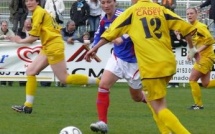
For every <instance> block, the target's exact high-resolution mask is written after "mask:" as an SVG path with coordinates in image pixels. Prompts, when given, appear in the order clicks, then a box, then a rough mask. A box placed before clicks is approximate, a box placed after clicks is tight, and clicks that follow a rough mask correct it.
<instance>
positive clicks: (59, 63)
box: [11, 0, 99, 114]
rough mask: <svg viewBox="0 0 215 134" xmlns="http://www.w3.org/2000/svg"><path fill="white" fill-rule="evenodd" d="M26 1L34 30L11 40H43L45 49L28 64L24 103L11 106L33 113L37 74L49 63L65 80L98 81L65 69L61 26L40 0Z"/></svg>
mask: <svg viewBox="0 0 215 134" xmlns="http://www.w3.org/2000/svg"><path fill="white" fill-rule="evenodd" d="M25 4H26V6H27V8H28V10H29V11H31V12H32V13H33V15H32V30H31V31H30V32H29V35H30V36H28V37H26V38H25V39H21V38H20V37H18V36H15V37H12V38H11V41H15V42H17V43H33V42H34V41H36V40H38V38H39V39H40V40H41V43H42V49H41V52H40V54H39V55H38V56H37V57H36V59H35V60H34V61H33V62H32V63H31V64H30V65H29V66H28V68H27V71H26V74H27V85H26V101H25V103H24V105H23V106H12V109H14V110H16V111H18V112H24V113H29V114H30V113H31V112H32V105H33V101H34V96H35V92H36V87H37V81H36V77H35V75H36V74H38V73H39V72H41V71H42V70H43V69H44V68H46V67H47V66H48V65H50V66H51V68H52V70H53V72H54V74H55V75H56V76H57V78H58V79H59V80H60V82H61V83H63V84H80V85H84V84H93V83H97V84H98V83H99V79H97V78H89V77H88V76H85V75H80V74H76V75H69V74H68V72H67V70H66V68H67V67H66V62H65V57H64V42H63V39H62V36H61V33H60V26H59V25H58V24H57V23H56V21H55V20H54V19H53V18H52V17H51V16H50V14H49V13H48V12H47V11H46V10H45V9H43V8H42V7H40V6H39V0H25Z"/></svg>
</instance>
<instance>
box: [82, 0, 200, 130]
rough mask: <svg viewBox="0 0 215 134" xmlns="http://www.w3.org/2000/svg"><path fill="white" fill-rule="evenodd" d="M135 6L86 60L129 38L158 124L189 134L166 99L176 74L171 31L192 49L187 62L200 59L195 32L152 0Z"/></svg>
mask: <svg viewBox="0 0 215 134" xmlns="http://www.w3.org/2000/svg"><path fill="white" fill-rule="evenodd" d="M132 3H135V4H134V5H132V6H131V7H129V8H128V9H126V10H125V12H123V13H122V14H121V15H120V16H118V17H117V18H116V19H115V20H114V22H113V23H112V24H111V26H110V27H109V29H107V30H106V31H105V32H104V33H103V34H102V39H101V40H100V41H99V42H98V44H97V45H95V47H93V48H92V49H91V50H90V51H89V52H88V53H87V54H86V55H85V59H86V60H87V61H91V58H93V57H94V54H95V52H96V51H97V50H98V48H99V47H101V46H102V45H104V44H106V43H107V42H109V41H111V40H113V39H115V38H116V37H119V36H121V35H122V34H125V33H127V34H129V36H130V38H131V39H132V41H133V43H134V50H135V54H136V57H137V62H138V67H139V71H140V76H141V78H142V84H143V90H144V91H145V96H146V99H147V102H148V103H149V104H150V106H151V107H152V112H154V113H155V116H156V117H157V120H158V122H160V123H163V124H164V125H165V126H166V127H167V128H168V129H169V130H170V131H171V132H172V133H174V134H190V132H189V131H188V130H187V129H186V128H185V127H184V126H183V125H182V124H181V123H180V121H179V120H178V118H177V117H176V116H175V115H174V114H173V113H172V112H171V111H170V110H169V109H168V108H167V106H166V99H165V96H166V86H167V84H168V82H169V80H170V79H171V77H172V75H174V74H175V72H176V60H175V56H174V54H173V52H172V48H171V43H170V35H169V30H177V31H179V32H180V33H181V34H182V35H183V36H184V37H185V39H186V40H187V42H188V46H189V53H188V59H190V60H191V59H193V57H194V56H195V58H196V59H199V55H198V53H196V52H197V51H196V49H195V48H194V47H193V44H192V38H191V35H192V34H193V33H195V31H196V29H195V28H194V27H193V26H192V25H191V24H189V23H187V22H186V21H184V20H183V19H182V18H180V17H179V16H178V15H176V14H175V13H173V12H172V11H170V10H169V9H166V8H165V7H163V6H160V5H158V4H156V3H153V2H151V1H150V0H133V1H132ZM158 122H156V123H157V126H158V127H159V124H158ZM160 131H161V130H160Z"/></svg>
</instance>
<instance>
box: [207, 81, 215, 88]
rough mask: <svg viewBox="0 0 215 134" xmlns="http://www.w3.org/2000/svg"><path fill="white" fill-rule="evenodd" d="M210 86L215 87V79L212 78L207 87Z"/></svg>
mask: <svg viewBox="0 0 215 134" xmlns="http://www.w3.org/2000/svg"><path fill="white" fill-rule="evenodd" d="M209 87H215V80H211V81H210V82H209V84H208V86H207V88H209Z"/></svg>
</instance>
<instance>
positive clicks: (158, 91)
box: [142, 76, 172, 101]
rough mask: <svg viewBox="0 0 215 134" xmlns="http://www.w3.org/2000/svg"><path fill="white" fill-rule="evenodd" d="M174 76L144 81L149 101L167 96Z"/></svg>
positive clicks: (144, 89) (144, 88)
mask: <svg viewBox="0 0 215 134" xmlns="http://www.w3.org/2000/svg"><path fill="white" fill-rule="evenodd" d="M171 78H172V76H167V77H162V78H153V79H143V80H142V84H143V91H144V92H145V95H146V98H147V101H152V100H156V99H160V98H163V97H165V96H166V87H167V84H168V83H169V81H170V80H171Z"/></svg>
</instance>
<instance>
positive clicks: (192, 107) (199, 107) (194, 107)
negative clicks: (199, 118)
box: [188, 105, 204, 110]
mask: <svg viewBox="0 0 215 134" xmlns="http://www.w3.org/2000/svg"><path fill="white" fill-rule="evenodd" d="M188 109H190V110H202V109H204V107H203V106H197V105H192V106H191V107H189V108H188Z"/></svg>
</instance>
